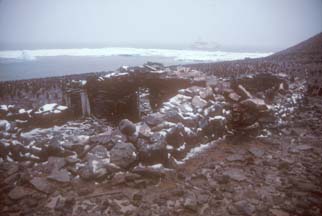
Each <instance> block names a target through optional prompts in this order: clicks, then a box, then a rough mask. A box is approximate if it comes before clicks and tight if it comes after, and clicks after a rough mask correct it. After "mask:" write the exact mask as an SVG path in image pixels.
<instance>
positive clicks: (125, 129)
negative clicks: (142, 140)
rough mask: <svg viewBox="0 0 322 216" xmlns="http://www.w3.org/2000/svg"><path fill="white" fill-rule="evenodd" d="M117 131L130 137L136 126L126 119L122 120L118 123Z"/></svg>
mask: <svg viewBox="0 0 322 216" xmlns="http://www.w3.org/2000/svg"><path fill="white" fill-rule="evenodd" d="M119 129H120V131H121V132H122V133H123V134H125V135H127V136H131V135H132V134H134V133H135V131H136V126H135V124H133V122H131V121H130V120H128V119H123V120H122V121H120V123H119Z"/></svg>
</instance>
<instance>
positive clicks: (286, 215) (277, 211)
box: [269, 209, 290, 216]
mask: <svg viewBox="0 0 322 216" xmlns="http://www.w3.org/2000/svg"><path fill="white" fill-rule="evenodd" d="M269 211H270V212H271V213H272V214H273V215H274V216H289V215H290V214H289V213H287V212H285V211H283V210H280V209H270V210H269Z"/></svg>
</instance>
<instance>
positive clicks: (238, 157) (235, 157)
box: [226, 154, 245, 162]
mask: <svg viewBox="0 0 322 216" xmlns="http://www.w3.org/2000/svg"><path fill="white" fill-rule="evenodd" d="M226 159H227V160H228V161H230V162H233V161H244V160H245V157H243V156H242V155H239V154H233V155H230V156H228V157H227V158H226Z"/></svg>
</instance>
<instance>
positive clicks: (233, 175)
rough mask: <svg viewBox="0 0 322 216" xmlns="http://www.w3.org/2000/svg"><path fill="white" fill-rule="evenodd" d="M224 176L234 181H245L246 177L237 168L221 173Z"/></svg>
mask: <svg viewBox="0 0 322 216" xmlns="http://www.w3.org/2000/svg"><path fill="white" fill-rule="evenodd" d="M223 175H224V176H228V177H229V178H230V179H232V180H235V181H244V180H245V179H246V176H245V175H244V173H243V172H242V170H240V169H237V168H230V169H228V170H226V171H224V172H223Z"/></svg>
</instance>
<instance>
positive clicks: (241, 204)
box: [234, 200, 256, 216]
mask: <svg viewBox="0 0 322 216" xmlns="http://www.w3.org/2000/svg"><path fill="white" fill-rule="evenodd" d="M234 205H235V207H236V209H237V210H238V212H239V213H240V214H241V215H247V216H251V215H253V213H254V212H255V210H256V208H255V206H254V205H252V204H251V203H248V202H247V201H245V200H240V201H238V202H235V203H234Z"/></svg>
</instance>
